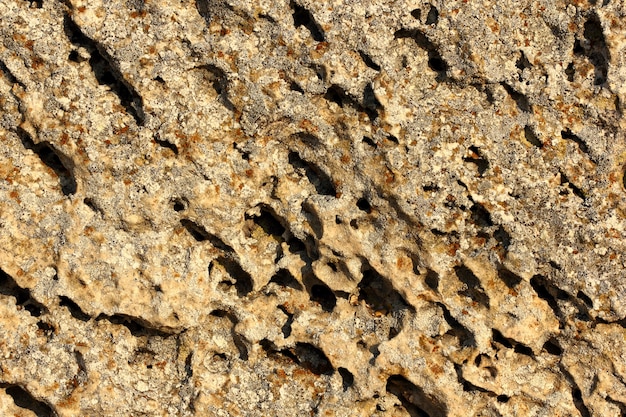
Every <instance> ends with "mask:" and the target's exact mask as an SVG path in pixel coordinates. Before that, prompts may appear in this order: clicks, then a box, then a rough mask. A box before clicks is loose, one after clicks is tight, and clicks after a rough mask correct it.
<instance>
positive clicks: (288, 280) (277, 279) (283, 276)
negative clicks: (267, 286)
mask: <svg viewBox="0 0 626 417" xmlns="http://www.w3.org/2000/svg"><path fill="white" fill-rule="evenodd" d="M270 282H273V283H275V284H278V285H280V286H281V287H286V288H293V289H294V290H298V291H302V289H303V287H302V284H300V282H298V280H297V279H296V278H295V277H294V276H293V275H292V274H291V272H289V271H287V270H286V269H281V270H279V271H278V272H277V273H276V274H275V275H274V276H273V277H272V279H270Z"/></svg>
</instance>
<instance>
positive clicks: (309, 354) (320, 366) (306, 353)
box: [289, 343, 335, 375]
mask: <svg viewBox="0 0 626 417" xmlns="http://www.w3.org/2000/svg"><path fill="white" fill-rule="evenodd" d="M289 351H290V352H291V353H292V354H293V355H295V357H296V359H297V363H298V365H300V366H302V367H303V368H305V369H308V370H309V371H311V372H313V373H314V374H315V375H332V374H333V373H334V372H335V369H334V368H333V366H332V364H331V363H330V361H329V360H328V358H327V357H326V355H325V354H324V352H323V351H322V350H321V349H319V348H317V347H315V346H313V345H312V344H310V343H296V346H295V348H291V349H289Z"/></svg>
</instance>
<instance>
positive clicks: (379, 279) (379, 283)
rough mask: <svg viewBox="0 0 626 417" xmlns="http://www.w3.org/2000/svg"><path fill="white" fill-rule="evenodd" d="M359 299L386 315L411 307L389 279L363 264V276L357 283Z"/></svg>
mask: <svg viewBox="0 0 626 417" xmlns="http://www.w3.org/2000/svg"><path fill="white" fill-rule="evenodd" d="M358 289H359V298H358V299H359V301H365V304H366V305H367V306H368V307H369V308H370V309H372V310H373V311H374V312H377V313H381V314H384V315H388V314H390V313H392V312H397V311H400V310H405V309H412V308H411V307H410V306H409V304H408V303H407V302H406V300H405V299H404V298H403V297H402V295H401V294H400V293H399V292H398V291H397V290H396V289H395V288H394V287H393V284H392V283H391V281H389V280H388V279H387V278H385V277H384V276H382V275H381V274H379V273H378V272H377V271H376V270H375V269H374V268H372V267H371V266H369V265H364V269H363V278H362V279H361V282H359V285H358Z"/></svg>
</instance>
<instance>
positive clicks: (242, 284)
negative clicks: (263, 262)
mask: <svg viewBox="0 0 626 417" xmlns="http://www.w3.org/2000/svg"><path fill="white" fill-rule="evenodd" d="M215 262H217V263H219V264H220V265H222V266H223V267H224V269H225V270H226V272H227V273H228V275H230V277H231V278H232V279H234V280H235V282H234V283H231V282H223V284H226V285H227V286H230V285H234V287H235V289H236V290H237V295H238V296H239V297H244V296H246V295H247V294H249V293H250V292H251V291H252V288H254V285H253V281H252V276H250V274H249V273H248V272H246V271H244V269H243V268H242V267H241V265H239V263H238V262H237V261H235V260H234V259H231V258H230V257H226V256H220V257H219V258H217V259H216V260H215Z"/></svg>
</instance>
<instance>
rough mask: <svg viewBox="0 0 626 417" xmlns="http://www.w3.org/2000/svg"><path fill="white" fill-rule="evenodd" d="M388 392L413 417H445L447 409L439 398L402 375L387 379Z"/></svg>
mask: <svg viewBox="0 0 626 417" xmlns="http://www.w3.org/2000/svg"><path fill="white" fill-rule="evenodd" d="M386 389H387V392H389V393H391V394H393V395H395V396H396V397H398V399H399V400H400V402H401V403H402V405H403V406H404V408H405V409H406V411H407V412H408V413H409V415H410V416H411V417H423V416H428V417H444V416H446V415H447V407H446V405H445V404H444V403H442V402H440V401H439V400H438V399H437V398H435V397H434V396H432V395H429V394H427V393H425V392H424V390H423V389H422V388H421V387H418V386H417V385H415V384H413V383H412V382H411V381H409V380H408V379H406V378H405V377H404V376H402V375H392V376H390V377H389V378H388V379H387V387H386Z"/></svg>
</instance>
